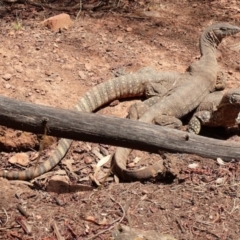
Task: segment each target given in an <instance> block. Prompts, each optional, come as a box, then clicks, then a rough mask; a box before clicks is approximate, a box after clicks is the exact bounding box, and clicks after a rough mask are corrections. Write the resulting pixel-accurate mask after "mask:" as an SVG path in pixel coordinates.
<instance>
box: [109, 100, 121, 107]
mask: <svg viewBox="0 0 240 240" xmlns="http://www.w3.org/2000/svg"><path fill="white" fill-rule="evenodd" d="M118 104H119V100H114V101H113V102H111V103H110V104H109V106H110V107H115V106H117V105H118Z"/></svg>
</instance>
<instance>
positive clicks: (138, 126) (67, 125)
mask: <svg viewBox="0 0 240 240" xmlns="http://www.w3.org/2000/svg"><path fill="white" fill-rule="evenodd" d="M46 121H47V123H46V127H47V130H48V135H52V136H56V137H64V138H68V139H74V140H81V141H88V142H95V143H103V144H109V145H114V146H122V147H128V148H133V149H139V150H143V151H151V152H157V151H158V150H168V151H171V152H183V153H194V154H197V155H200V156H203V157H210V158H214V159H216V158H217V157H220V158H222V159H223V160H226V161H231V160H232V159H237V160H239V159H240V144H238V143H235V142H227V141H222V140H215V139H211V138H206V137H202V136H198V135H194V134H190V133H187V132H183V131H178V130H174V129H169V128H166V127H160V126H156V125H153V124H148V123H143V122H139V121H132V120H129V119H121V118H117V117H110V116H102V115H99V114H95V113H83V112H77V111H73V110H64V109H60V108H53V107H48V106H43V105H37V104H32V103H27V102H23V101H19V100H14V99H10V98H7V97H3V96H0V125H4V126H6V127H10V128H14V129H19V130H23V131H28V132H34V133H37V134H43V124H44V123H45V122H46Z"/></svg>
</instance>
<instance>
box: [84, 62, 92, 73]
mask: <svg viewBox="0 0 240 240" xmlns="http://www.w3.org/2000/svg"><path fill="white" fill-rule="evenodd" d="M85 68H86V69H87V70H88V71H90V70H91V69H92V67H91V65H90V64H89V63H85Z"/></svg>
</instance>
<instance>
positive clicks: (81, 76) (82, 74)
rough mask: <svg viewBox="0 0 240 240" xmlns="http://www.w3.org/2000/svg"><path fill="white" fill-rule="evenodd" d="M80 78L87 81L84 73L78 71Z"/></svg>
mask: <svg viewBox="0 0 240 240" xmlns="http://www.w3.org/2000/svg"><path fill="white" fill-rule="evenodd" d="M78 76H79V77H80V78H81V79H82V80H85V79H86V75H85V73H84V72H83V71H78Z"/></svg>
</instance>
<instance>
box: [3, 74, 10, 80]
mask: <svg viewBox="0 0 240 240" xmlns="http://www.w3.org/2000/svg"><path fill="white" fill-rule="evenodd" d="M11 77H12V75H11V74H10V73H6V74H5V75H3V76H2V78H3V79H4V80H5V81H9V80H10V79H11Z"/></svg>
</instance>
